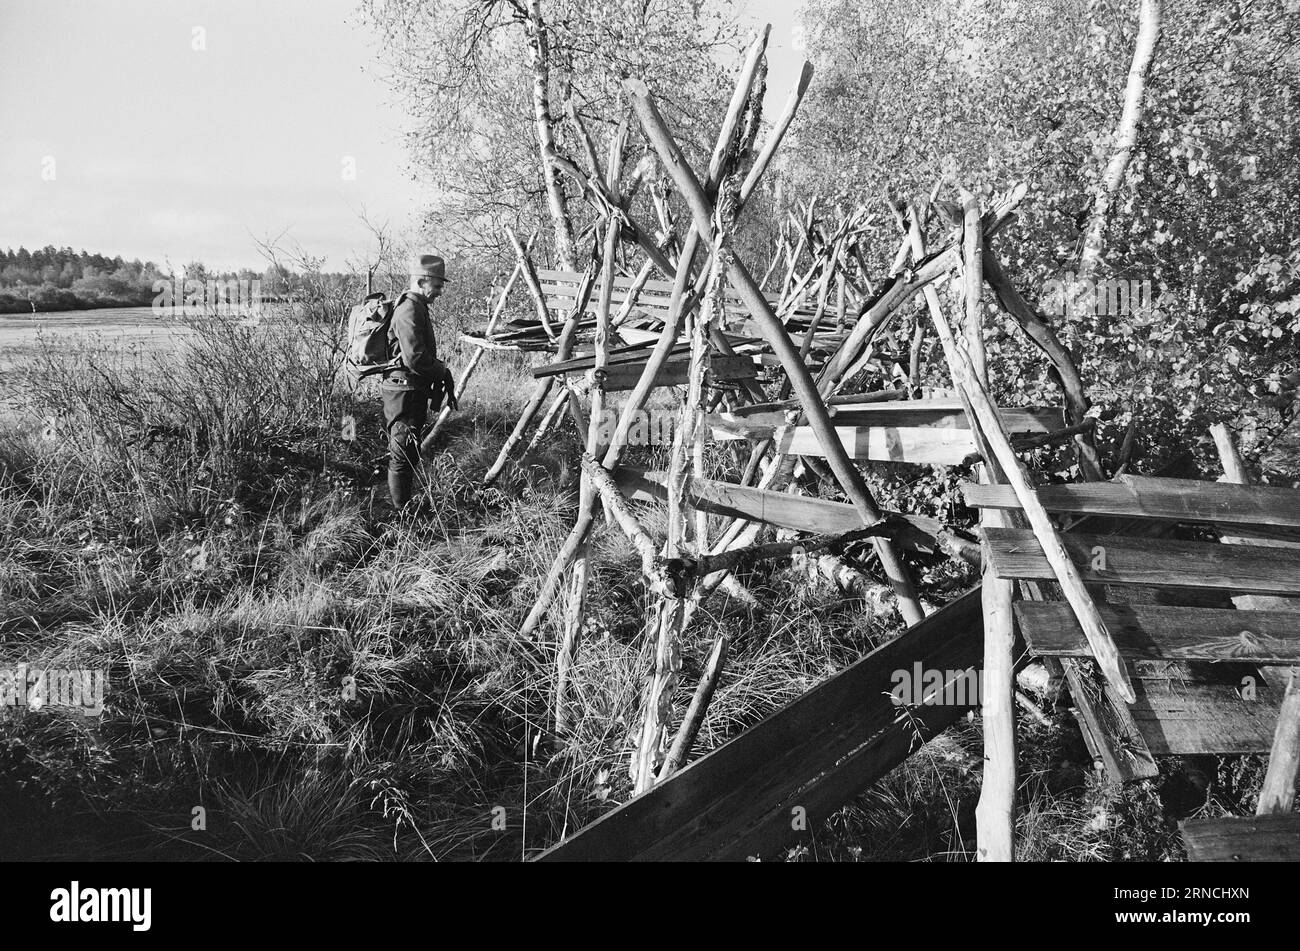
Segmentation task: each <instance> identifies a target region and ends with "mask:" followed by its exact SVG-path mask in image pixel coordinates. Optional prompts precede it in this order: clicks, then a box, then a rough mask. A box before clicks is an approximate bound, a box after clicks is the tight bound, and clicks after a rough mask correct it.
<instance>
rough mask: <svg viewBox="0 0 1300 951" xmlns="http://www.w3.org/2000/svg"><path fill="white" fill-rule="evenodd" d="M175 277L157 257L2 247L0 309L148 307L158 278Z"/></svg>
mask: <svg viewBox="0 0 1300 951" xmlns="http://www.w3.org/2000/svg"><path fill="white" fill-rule="evenodd" d="M266 276H267V275H265V274H264V273H263V272H260V271H254V270H251V269H249V268H242V269H240V270H239V271H231V272H215V271H212V272H209V271H208V270H207V269H206V268H205V267H204V266H203V265H202V264H200V263H197V262H194V263H191V264H187V265H186V266H185V268H184V277H185V279H187V280H193V279H197V280H202V281H207V280H209V279H213V280H223V281H224V280H230V279H236V280H238V279H244V280H252V279H263V280H264V286H266V285H267V284H269V283H270V282H266V281H265V278H266ZM172 281H173V278H172V277H171V275H169V274H166V273H163V272H162V271H160V270H159V268H158V265H156V264H154V262H152V261H144V262H141V261H140V260H138V259H137V260H133V261H127V260H125V259H123V258H122V256H121V255H118V256H116V257H111V258H110V257H108V256H107V255H103V254H90V253H88V252H86V251H74V250H72V248H55V247H53V246H47V247H44V248H40V249H38V250H36V251H28V250H27V249H26V248H21V247H20V248H19V249H18V250H17V251H13V250H0V313H3V314H30V313H32V311H33V310H35V311H37V312H49V311H55V310H89V309H92V308H97V307H147V306H148V305H149V304H151V303H152V302H153V300H154V298H156V297H157V296H158V293H159V292H158V290H156V289H155V282H166V283H168V284H169V285H170V284H171V282H172Z"/></svg>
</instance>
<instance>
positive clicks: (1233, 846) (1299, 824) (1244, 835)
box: [1179, 814, 1300, 862]
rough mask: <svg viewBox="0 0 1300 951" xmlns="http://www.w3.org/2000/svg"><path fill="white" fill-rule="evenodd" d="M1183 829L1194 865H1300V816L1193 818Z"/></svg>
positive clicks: (1182, 825) (1181, 827)
mask: <svg viewBox="0 0 1300 951" xmlns="http://www.w3.org/2000/svg"><path fill="white" fill-rule="evenodd" d="M1179 828H1180V829H1181V831H1182V833H1183V843H1184V844H1185V845H1186V846H1187V859H1188V861H1191V862H1300V815H1295V814H1292V815H1275V816H1249V817H1242V818H1237V817H1227V818H1223V819H1189V820H1188V821H1186V822H1182V823H1180V824H1179Z"/></svg>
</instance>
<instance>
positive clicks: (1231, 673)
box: [1129, 661, 1279, 756]
mask: <svg viewBox="0 0 1300 951" xmlns="http://www.w3.org/2000/svg"><path fill="white" fill-rule="evenodd" d="M1134 666H1135V668H1136V670H1135V671H1134V677H1133V683H1134V693H1135V694H1136V695H1137V698H1136V700H1135V701H1134V702H1133V703H1132V704H1131V705H1130V706H1129V710H1130V712H1131V713H1132V715H1133V719H1134V721H1135V722H1136V723H1137V726H1138V729H1139V730H1140V731H1141V733H1142V736H1143V738H1144V739H1145V740H1146V742H1147V746H1148V747H1149V748H1150V750H1151V752H1152V753H1155V754H1156V755H1171V756H1182V755H1191V754H1196V753H1220V754H1228V753H1264V752H1267V751H1268V749H1269V748H1270V747H1271V746H1272V744H1273V727H1274V724H1275V723H1276V722H1277V716H1278V706H1279V691H1277V690H1276V689H1274V688H1273V687H1272V686H1271V685H1270V684H1269V683H1268V682H1267V681H1266V680H1265V678H1264V677H1263V675H1262V673H1261V671H1260V669H1259V668H1258V667H1255V666H1253V665H1251V664H1237V663H1205V662H1201V661H1190V662H1180V661H1136V662H1135V663H1134Z"/></svg>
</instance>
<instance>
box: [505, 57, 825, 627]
mask: <svg viewBox="0 0 1300 951" xmlns="http://www.w3.org/2000/svg"><path fill="white" fill-rule="evenodd" d="M766 42H767V32H766V31H764V32H763V34H762V35H761V36H760V37H759V38H758V39H757V40H755V42H754V45H753V47H751V50H750V54H749V55H748V56H747V57H746V60H745V65H744V67H743V68H742V70H741V75H740V78H739V79H738V80H737V83H736V92H735V94H733V96H732V106H731V110H730V112H729V116H728V118H726V119H724V121H723V124H722V130H723V132H724V133H726V134H727V135H728V136H730V134H731V133H730V131H728V130H734V129H735V125H736V123H737V122H739V118H740V115H741V112H742V110H743V108H744V103H745V98H746V96H747V95H748V93H749V89H750V87H751V86H752V84H753V81H754V77H755V75H756V74H757V71H758V65H759V59H760V56H761V52H762V50H763V49H765V48H766ZM755 51H757V52H755ZM811 79H812V66H811V64H808V63H805V64H804V68H803V72H802V74H801V76H800V81H799V86H798V88H797V89H796V90H795V91H794V92H793V93H792V94H791V96H790V100H789V101H788V102H787V103H786V108H785V111H784V112H783V113H782V115H781V117H780V119H779V120H778V121H777V123H776V126H775V127H774V128H773V130H772V133H771V134H770V135H769V136H768V139H767V142H766V143H765V144H764V147H763V149H762V151H761V152H760V153H759V156H758V158H757V159H755V160H754V164H753V166H751V168H750V170H749V174H748V175H747V176H746V178H745V182H744V184H743V185H742V186H741V189H740V198H739V203H738V205H737V209H736V213H737V214H739V212H740V209H741V208H743V206H744V203H745V201H746V199H747V198H748V196H749V195H750V194H751V193H752V192H753V190H754V188H755V187H757V185H758V181H759V179H760V178H761V176H762V173H763V171H764V170H765V169H766V168H767V165H768V163H769V162H770V161H771V159H772V156H773V154H774V153H775V152H776V149H777V146H778V145H779V144H780V142H781V139H782V137H783V136H784V135H785V132H786V130H787V129H788V128H789V126H790V123H791V122H793V121H794V114H795V111H796V109H797V108H798V105H799V103H800V102H801V101H802V99H803V94H804V92H805V91H806V90H807V88H808V83H809V82H810V81H811ZM732 113H734V118H733V117H732V116H731V114H732ZM718 138H719V141H720V142H721V141H723V136H722V135H719V137H718ZM714 155H715V158H717V157H719V156H721V159H720V160H719V164H718V166H717V167H716V168H713V167H710V170H709V171H710V174H709V188H710V189H711V190H716V189H717V187H718V184H719V183H720V182H721V180H722V175H723V174H724V172H725V171H726V170H727V167H728V161H729V160H734V157H731V156H728V155H727V153H726V151H725V150H723V151H721V152H719V151H718V150H716V149H715V153H714ZM579 174H581V173H579ZM596 184H597V186H599V183H596ZM606 199H607V200H608V199H609V196H608V195H606ZM621 214H622V216H623V223H624V227H625V229H630V230H631V231H632V232H633V234H634V235H635V236H636V240H637V243H638V244H639V245H640V246H641V248H642V250H644V251H645V253H646V254H647V256H649V257H650V258H651V259H652V260H654V261H655V262H656V266H659V267H660V268H661V269H663V270H664V273H665V275H667V276H670V277H672V278H673V289H672V294H671V297H670V299H669V306H668V315H667V317H666V318H665V319H664V326H663V329H662V331H661V332H660V335H659V341H658V343H656V344H655V347H654V349H653V350H652V351H651V352H650V356H649V358H648V359H647V360H646V363H645V366H644V367H643V369H642V371H641V379H640V380H638V381H637V384H636V386H635V387H634V388H633V389H632V392H631V393H630V394H628V397H627V400H626V401H625V402H624V404H623V412H622V414H621V415H620V416H619V420H618V423H617V427H616V429H615V433H614V438H613V440H612V441H611V443H610V446H609V448H608V449H607V450H606V451H605V458H604V459H603V461H602V462H603V465H604V467H605V468H607V469H611V470H612V469H614V468H616V467H617V466H618V461H619V459H620V458H622V454H623V450H624V449H625V448H626V439H627V432H628V428H629V427H630V426H631V425H632V421H633V419H634V418H635V417H636V414H637V413H638V412H639V411H640V410H641V408H642V407H643V406H644V405H645V402H646V400H647V399H648V398H649V396H650V393H651V392H652V391H653V390H654V386H655V380H656V379H657V378H658V376H659V374H660V372H661V371H662V370H663V367H664V365H665V364H666V363H667V362H668V357H669V356H670V355H671V353H672V351H673V349H674V347H675V346H676V344H677V335H678V332H679V331H680V329H681V324H682V317H683V314H684V312H685V309H686V307H687V302H688V298H687V288H688V285H689V284H690V275H691V272H692V269H693V267H694V261H695V254H696V250H697V249H698V247H699V240H700V232H699V230H698V228H697V227H696V226H695V225H692V226H691V227H690V228H689V229H688V231H687V234H686V238H685V240H684V241H683V242H682V250H681V253H680V254H679V255H678V259H677V267H676V268H675V269H674V268H673V266H672V264H671V263H669V262H668V260H667V258H666V257H665V256H664V254H663V253H662V252H661V251H660V250H659V248H658V247H657V246H656V245H655V243H654V241H653V240H652V239H650V237H649V235H648V233H647V232H646V231H645V230H644V229H642V228H638V227H637V226H635V225H634V223H633V222H632V220H631V217H630V215H628V214H627V212H626V210H623V211H622V212H621ZM706 278H707V269H706V272H704V273H701V275H700V279H701V280H705V279H706ZM579 298H580V300H579V303H580V305H581V306H580V308H579V309H580V310H581V309H582V308H585V306H586V305H585V300H584V299H582V295H579ZM544 398H545V397H544V396H543V397H542V399H544ZM533 412H534V413H536V410H534V411H533ZM522 423H523V421H522V420H521V425H522ZM512 438H515V437H512ZM506 451H507V449H505V448H503V450H502V458H504V456H505V453H506ZM498 464H499V465H501V466H504V463H503V462H502V460H501V459H498ZM494 471H496V470H495V467H494ZM489 475H493V473H492V472H490V473H489ZM493 477H495V476H493ZM489 484H490V482H489ZM593 522H594V512H592V511H591V510H585V511H583V510H580V511H579V512H578V520H577V522H576V524H575V525H574V526H573V529H572V530H571V531H570V532H569V535H568V537H566V538H565V540H564V542H563V544H562V545H561V546H560V551H559V552H558V553H557V555H556V557H555V561H554V562H552V564H551V570H550V571H549V572H548V573H547V575H546V578H545V580H544V581H543V582H542V588H541V591H540V592H539V593H538V596H537V601H536V603H534V605H533V607H532V610H531V611H530V612H529V614H528V617H527V618H525V619H524V623H523V624H522V625H521V626H520V629H519V633H520V635H522V636H525V637H526V636H530V635H531V634H532V632H533V631H534V630H536V628H537V626H538V625H539V624H540V623H541V620H542V618H543V617H544V616H545V614H546V611H547V609H548V608H549V606H550V604H551V600H552V599H553V598H554V597H555V592H556V591H557V590H558V587H559V583H560V579H561V578H562V577H563V576H564V572H565V571H566V570H567V569H568V566H569V565H570V564H572V562H573V559H574V557H575V556H576V554H577V552H578V550H579V547H580V546H581V544H582V542H583V541H584V540H585V539H586V537H587V533H588V532H589V531H590V530H591V526H592V524H593Z"/></svg>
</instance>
